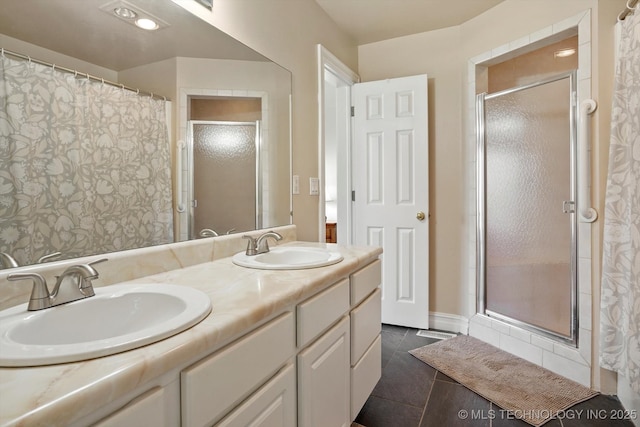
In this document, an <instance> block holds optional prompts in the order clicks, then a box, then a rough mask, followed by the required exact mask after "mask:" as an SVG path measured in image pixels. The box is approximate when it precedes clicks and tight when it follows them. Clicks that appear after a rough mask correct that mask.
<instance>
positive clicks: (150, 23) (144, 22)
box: [136, 18, 158, 30]
mask: <svg viewBox="0 0 640 427" xmlns="http://www.w3.org/2000/svg"><path fill="white" fill-rule="evenodd" d="M136 25H137V26H138V27H140V28H142V29H143V30H156V29H158V24H157V23H156V21H154V20H152V19H149V18H140V19H136Z"/></svg>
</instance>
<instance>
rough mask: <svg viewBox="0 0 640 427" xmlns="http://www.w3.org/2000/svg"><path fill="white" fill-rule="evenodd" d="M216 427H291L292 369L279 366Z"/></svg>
mask: <svg viewBox="0 0 640 427" xmlns="http://www.w3.org/2000/svg"><path fill="white" fill-rule="evenodd" d="M216 426H217V427H295V426H296V372H295V369H294V367H293V365H288V366H287V367H285V368H283V369H282V370H281V371H280V372H279V373H278V374H277V375H276V376H275V377H273V378H272V379H271V380H270V381H269V382H268V383H267V384H265V385H264V386H263V387H262V388H261V389H259V390H258V391H256V392H255V393H254V394H253V395H252V396H251V397H250V398H249V399H247V400H246V401H245V402H244V403H243V404H242V405H240V406H239V407H238V408H236V409H235V410H234V411H233V412H232V413H231V414H229V415H228V416H227V417H225V419H224V420H222V421H221V422H220V423H219V424H217V425H216Z"/></svg>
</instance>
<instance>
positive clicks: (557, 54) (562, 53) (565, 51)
mask: <svg viewBox="0 0 640 427" xmlns="http://www.w3.org/2000/svg"><path fill="white" fill-rule="evenodd" d="M574 53H576V50H575V49H573V48H568V49H560V50H556V51H555V52H553V56H555V57H556V58H566V57H567V56H571V55H573V54H574Z"/></svg>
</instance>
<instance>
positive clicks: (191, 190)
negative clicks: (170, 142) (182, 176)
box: [187, 120, 263, 238]
mask: <svg viewBox="0 0 640 427" xmlns="http://www.w3.org/2000/svg"><path fill="white" fill-rule="evenodd" d="M260 124H261V123H260V120H256V121H252V122H233V121H220V120H189V121H188V122H187V171H188V177H187V210H188V215H187V235H188V236H190V238H197V236H196V232H195V230H194V229H193V227H194V224H195V208H196V206H195V204H196V203H197V201H195V182H194V159H193V151H194V150H193V147H194V143H195V141H194V140H193V139H194V136H193V135H194V132H193V126H194V125H225V126H246V125H254V126H255V127H256V137H255V147H256V148H255V149H256V165H255V174H256V180H255V181H256V182H255V188H256V199H255V208H256V215H255V228H256V230H259V229H261V228H262V223H263V213H262V162H261V159H262V137H261V135H262V131H261V126H260ZM216 231H217V230H216ZM222 232H224V231H222Z"/></svg>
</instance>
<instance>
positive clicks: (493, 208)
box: [481, 75, 576, 340]
mask: <svg viewBox="0 0 640 427" xmlns="http://www.w3.org/2000/svg"><path fill="white" fill-rule="evenodd" d="M572 85H573V81H572V79H571V78H570V75H567V76H565V77H564V78H560V79H557V80H553V81H547V82H544V83H540V84H536V85H529V86H527V87H524V88H519V89H514V90H509V91H504V92H500V93H496V94H491V95H485V97H484V118H485V122H484V130H485V133H484V135H485V140H484V147H483V148H484V156H485V157H484V160H485V163H484V168H485V169H484V175H485V176H484V178H485V180H484V188H483V192H484V194H483V195H481V196H484V203H485V211H484V214H485V216H484V219H485V223H484V230H483V231H484V236H483V237H484V239H483V240H484V243H485V257H484V259H485V265H484V267H485V270H484V272H485V277H484V279H485V298H486V313H487V314H489V315H490V316H495V317H498V318H502V319H503V320H505V319H506V320H508V321H511V322H512V323H516V324H519V325H520V324H523V325H530V326H532V327H533V328H534V329H539V330H542V331H545V332H548V333H550V334H551V335H554V336H559V337H561V338H563V339H566V340H574V332H575V283H576V280H575V250H576V244H575V214H574V213H573V207H574V203H573V202H574V201H575V197H574V193H575V190H574V179H573V172H572V171H573V165H574V162H573V160H572V159H573V156H574V149H573V146H574V144H573V142H572V141H573V136H574V135H575V132H574V129H575V127H574V124H573V122H574V120H573V118H574V116H573V113H572V106H571V99H572V93H573V88H572Z"/></svg>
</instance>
